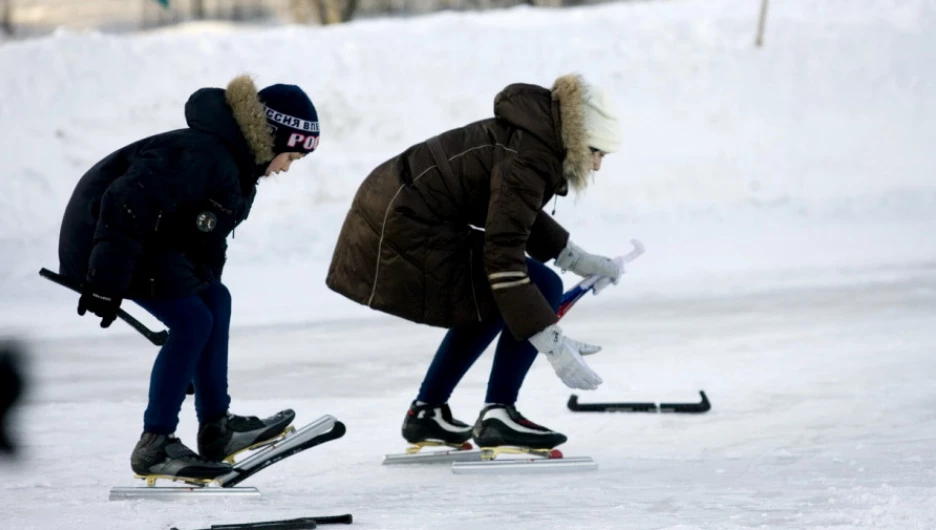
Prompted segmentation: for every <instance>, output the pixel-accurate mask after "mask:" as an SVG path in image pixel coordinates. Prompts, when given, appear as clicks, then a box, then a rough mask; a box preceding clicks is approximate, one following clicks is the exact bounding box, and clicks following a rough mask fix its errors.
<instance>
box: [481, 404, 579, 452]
mask: <svg viewBox="0 0 936 530" xmlns="http://www.w3.org/2000/svg"><path fill="white" fill-rule="evenodd" d="M474 439H475V443H476V444H478V447H500V446H512V447H521V448H527V449H552V448H553V447H556V446H557V445H559V444H562V443H565V441H566V440H567V438H566V437H565V435H564V434H561V433H558V432H555V431H552V430H550V429H547V428H546V427H543V426H542V425H537V424H535V423H533V422H532V421H530V420H528V419H526V418H524V417H523V416H522V415H521V414H520V413H519V412H517V409H516V408H515V407H514V406H513V405H498V404H494V405H488V406H487V407H484V409H483V410H482V411H481V414H480V415H479V416H478V421H477V422H476V423H475V426H474Z"/></svg>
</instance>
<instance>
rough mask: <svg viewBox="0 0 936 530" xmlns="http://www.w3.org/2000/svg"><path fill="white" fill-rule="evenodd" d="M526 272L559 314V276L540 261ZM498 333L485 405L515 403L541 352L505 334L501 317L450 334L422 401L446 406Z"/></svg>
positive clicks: (438, 354)
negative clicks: (459, 383)
mask: <svg viewBox="0 0 936 530" xmlns="http://www.w3.org/2000/svg"><path fill="white" fill-rule="evenodd" d="M527 270H528V274H529V276H530V281H532V282H533V283H534V284H536V286H537V287H539V289H540V291H542V293H543V296H545V297H546V300H547V301H548V302H549V304H550V305H551V306H552V308H553V310H558V309H559V302H560V301H561V300H562V280H561V279H560V278H559V275H558V274H556V273H555V272H553V271H552V270H551V269H550V268H549V267H547V266H546V265H543V264H542V263H540V262H539V261H536V260H532V259H529V258H528V259H527ZM502 331H503V333H501V332H502ZM498 333H500V334H501V336H500V340H498V341H497V349H496V351H495V352H494V366H493V367H492V368H491V376H490V378H489V379H488V389H487V397H486V399H485V401H486V402H487V403H503V404H507V405H510V404H513V403H515V402H516V401H517V394H518V393H519V392H520V386H521V385H523V379H524V378H525V377H526V374H527V372H529V371H530V366H532V365H533V361H534V360H535V359H536V356H537V354H538V352H537V351H536V348H534V347H533V345H532V344H530V343H529V341H526V340H522V341H520V340H517V339H515V338H514V336H513V335H512V334H511V333H510V331H509V330H505V324H504V320H503V319H502V318H500V317H497V318H494V319H491V320H488V321H485V322H479V323H477V324H470V325H467V326H459V327H456V328H451V329H450V330H449V332H448V334H446V335H445V339H444V340H443V341H442V344H441V345H440V346H439V349H438V351H436V354H435V358H434V359H433V360H432V364H430V365H429V371H428V372H427V373H426V378H425V379H424V380H423V383H422V387H421V388H420V389H419V397H418V399H419V401H423V402H426V403H429V404H431V405H441V404H442V403H445V402H447V401H448V399H449V396H451V395H452V391H453V390H454V389H455V386H456V385H458V382H459V381H461V378H462V377H463V376H464V375H465V373H466V372H468V369H469V368H471V365H472V364H474V362H475V361H477V360H478V357H480V356H481V354H482V353H484V350H485V349H487V347H488V345H490V344H491V342H492V341H493V340H494V337H496V336H497V334H498Z"/></svg>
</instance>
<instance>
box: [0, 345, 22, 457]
mask: <svg viewBox="0 0 936 530" xmlns="http://www.w3.org/2000/svg"><path fill="white" fill-rule="evenodd" d="M22 363H23V352H22V346H20V345H19V344H18V343H16V342H13V341H2V342H0V454H3V453H5V454H7V455H11V456H12V455H14V454H15V453H16V444H15V443H14V440H13V436H12V435H11V434H10V423H9V417H10V412H11V411H12V410H13V408H14V407H15V406H16V405H17V402H18V401H19V399H20V397H21V396H22V395H23V388H24V386H25V383H24V382H23V372H22Z"/></svg>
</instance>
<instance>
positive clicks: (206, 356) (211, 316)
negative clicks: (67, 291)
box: [134, 282, 231, 434]
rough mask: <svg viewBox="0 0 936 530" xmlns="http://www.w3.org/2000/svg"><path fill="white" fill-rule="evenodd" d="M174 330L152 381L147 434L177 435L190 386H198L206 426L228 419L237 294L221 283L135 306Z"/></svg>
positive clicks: (201, 418)
mask: <svg viewBox="0 0 936 530" xmlns="http://www.w3.org/2000/svg"><path fill="white" fill-rule="evenodd" d="M134 302H136V303H137V304H139V305H140V307H142V308H143V309H146V310H147V311H148V312H149V313H150V314H152V315H153V316H154V317H156V318H158V319H159V320H160V321H161V322H162V323H163V324H165V325H166V326H168V328H169V340H167V341H166V344H164V345H163V347H162V349H161V350H160V351H159V355H158V356H157V357H156V362H155V364H153V372H152V374H151V375H150V387H149V404H148V405H147V407H146V413H145V414H144V415H143V430H144V431H146V432H152V433H157V434H172V433H174V432H175V430H176V426H177V425H178V423H179V411H180V410H181V409H182V402H183V401H185V391H186V389H187V388H188V385H189V383H191V382H193V381H194V383H195V412H196V414H197V415H198V421H199V422H202V423H206V422H209V421H213V420H216V419H218V418H220V417H221V416H223V415H224V414H225V413H227V410H228V406H229V405H230V403H231V398H230V396H229V395H228V392H227V368H228V335H229V332H230V328H231V293H230V291H228V289H227V287H225V286H224V285H223V284H222V283H221V282H214V283H212V284H211V285H209V286H208V288H206V289H205V290H203V291H201V292H199V293H198V294H196V295H193V296H189V297H187V298H176V299H170V300H164V299H159V300H134Z"/></svg>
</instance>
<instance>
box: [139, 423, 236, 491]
mask: <svg viewBox="0 0 936 530" xmlns="http://www.w3.org/2000/svg"><path fill="white" fill-rule="evenodd" d="M130 467H131V468H132V469H133V472H134V473H136V474H137V475H139V476H140V477H143V478H146V479H147V480H148V481H151V480H155V479H156V478H169V479H180V480H184V479H191V480H193V481H196V482H200V481H205V482H207V481H210V480H211V479H214V478H217V477H220V476H221V475H225V474H227V473H230V471H231V466H229V465H227V464H223V463H218V462H210V461H208V460H205V459H204V458H202V457H200V456H198V455H197V454H195V452H194V451H192V450H191V449H189V448H188V447H186V446H185V445H184V444H183V443H182V442H181V441H179V439H178V438H176V437H175V436H173V435H171V434H170V435H166V434H154V433H151V432H144V433H143V435H142V436H140V441H139V442H137V444H136V447H134V448H133V454H131V455H130Z"/></svg>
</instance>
